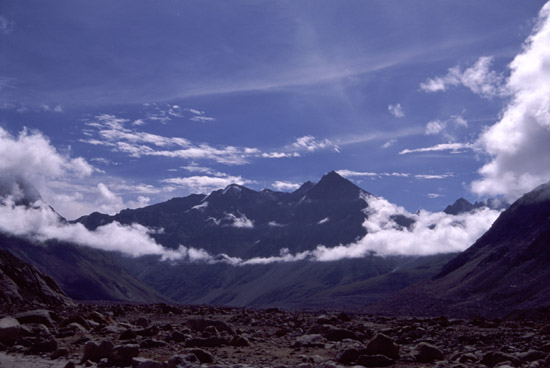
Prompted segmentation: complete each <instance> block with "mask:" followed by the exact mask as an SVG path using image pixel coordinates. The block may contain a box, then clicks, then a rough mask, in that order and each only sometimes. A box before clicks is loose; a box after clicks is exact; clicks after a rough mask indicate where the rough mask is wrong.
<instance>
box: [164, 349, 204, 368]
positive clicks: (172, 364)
mask: <svg viewBox="0 0 550 368" xmlns="http://www.w3.org/2000/svg"><path fill="white" fill-rule="evenodd" d="M197 350H198V349H197ZM207 354H208V353H207ZM188 363H191V364H193V365H195V364H197V363H200V361H199V358H198V357H197V356H196V355H195V354H193V353H189V354H178V355H174V356H172V357H170V359H168V362H167V366H168V368H180V367H181V366H184V367H185V366H187V365H188ZM210 363H211V362H210ZM184 364H185V365H184Z"/></svg>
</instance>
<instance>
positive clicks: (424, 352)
mask: <svg viewBox="0 0 550 368" xmlns="http://www.w3.org/2000/svg"><path fill="white" fill-rule="evenodd" d="M413 355H414V357H415V358H416V361H418V362H420V363H432V362H434V361H436V360H443V359H445V355H444V354H443V352H442V351H441V350H439V349H438V348H437V347H436V346H434V345H432V344H428V343H427V342H421V343H420V344H418V345H416V347H415V348H414V352H413Z"/></svg>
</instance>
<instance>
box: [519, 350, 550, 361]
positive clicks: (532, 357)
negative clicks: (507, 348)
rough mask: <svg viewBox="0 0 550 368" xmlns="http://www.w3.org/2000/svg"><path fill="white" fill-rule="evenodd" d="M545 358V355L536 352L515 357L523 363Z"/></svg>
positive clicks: (527, 352) (530, 351) (531, 351)
mask: <svg viewBox="0 0 550 368" xmlns="http://www.w3.org/2000/svg"><path fill="white" fill-rule="evenodd" d="M545 357H546V353H545V352H542V351H538V350H529V351H526V352H524V353H520V354H518V355H517V358H518V359H520V360H521V361H523V362H534V361H535V360H541V359H544V358H545Z"/></svg>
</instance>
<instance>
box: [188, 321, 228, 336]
mask: <svg viewBox="0 0 550 368" xmlns="http://www.w3.org/2000/svg"><path fill="white" fill-rule="evenodd" d="M186 325H187V327H189V328H190V329H191V330H192V331H197V332H203V331H204V330H205V329H206V328H207V327H208V326H214V327H215V328H216V329H217V330H218V331H220V332H222V331H225V332H227V333H228V334H230V335H236V333H235V330H233V328H232V327H231V326H229V325H228V324H227V323H225V322H223V321H218V320H210V319H203V318H193V319H189V320H188V321H187V323H186Z"/></svg>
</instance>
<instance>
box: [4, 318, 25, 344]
mask: <svg viewBox="0 0 550 368" xmlns="http://www.w3.org/2000/svg"><path fill="white" fill-rule="evenodd" d="M20 329H21V325H20V324H19V321H18V320H16V319H15V318H12V317H4V318H2V319H0V343H2V344H6V345H13V344H14V343H15V341H17V338H18V337H19V331H20Z"/></svg>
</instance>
